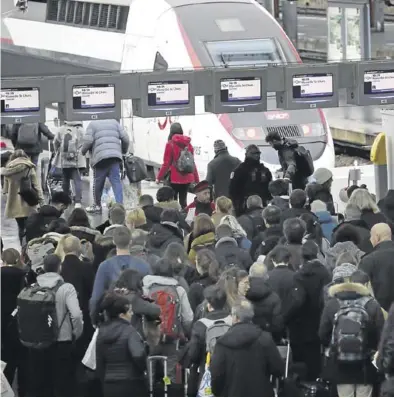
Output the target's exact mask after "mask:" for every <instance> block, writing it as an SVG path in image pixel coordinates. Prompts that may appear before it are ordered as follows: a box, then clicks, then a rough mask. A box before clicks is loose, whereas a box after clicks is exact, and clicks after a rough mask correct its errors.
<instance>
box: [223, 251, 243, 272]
mask: <svg viewBox="0 0 394 398" xmlns="http://www.w3.org/2000/svg"><path fill="white" fill-rule="evenodd" d="M218 262H219V265H220V267H221V268H222V269H227V268H231V267H237V268H239V269H244V267H243V265H242V262H241V261H240V259H239V257H238V256H237V255H236V253H225V254H224V255H222V256H219V258H218Z"/></svg>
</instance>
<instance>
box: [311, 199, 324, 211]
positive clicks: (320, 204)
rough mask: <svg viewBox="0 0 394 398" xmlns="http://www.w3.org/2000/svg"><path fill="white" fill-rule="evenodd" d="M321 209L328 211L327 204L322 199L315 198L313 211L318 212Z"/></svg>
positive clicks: (312, 205)
mask: <svg viewBox="0 0 394 398" xmlns="http://www.w3.org/2000/svg"><path fill="white" fill-rule="evenodd" d="M319 211H327V205H326V204H325V203H324V202H323V201H321V200H314V201H313V202H312V203H311V212H312V213H317V212H319Z"/></svg>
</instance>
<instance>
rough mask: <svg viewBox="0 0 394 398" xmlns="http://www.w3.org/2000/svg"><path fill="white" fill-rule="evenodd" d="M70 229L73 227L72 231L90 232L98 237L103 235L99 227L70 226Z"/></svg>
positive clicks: (89, 233)
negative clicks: (98, 229)
mask: <svg viewBox="0 0 394 398" xmlns="http://www.w3.org/2000/svg"><path fill="white" fill-rule="evenodd" d="M70 229H71V232H81V233H84V234H88V235H94V236H95V238H96V239H97V238H98V237H99V236H101V233H100V231H97V229H93V228H88V227H70Z"/></svg>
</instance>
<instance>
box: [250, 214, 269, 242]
mask: <svg viewBox="0 0 394 398" xmlns="http://www.w3.org/2000/svg"><path fill="white" fill-rule="evenodd" d="M246 217H248V218H249V220H250V221H252V225H253V236H252V239H253V238H255V237H256V236H257V235H258V234H259V233H260V232H264V231H265V224H264V221H263V219H262V218H261V217H253V216H251V215H250V214H246Z"/></svg>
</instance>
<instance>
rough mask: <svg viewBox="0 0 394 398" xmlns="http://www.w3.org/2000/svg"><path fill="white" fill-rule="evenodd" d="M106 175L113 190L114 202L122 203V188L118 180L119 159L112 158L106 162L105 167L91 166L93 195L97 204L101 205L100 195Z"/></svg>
mask: <svg viewBox="0 0 394 398" xmlns="http://www.w3.org/2000/svg"><path fill="white" fill-rule="evenodd" d="M107 177H108V179H109V182H110V183H111V186H112V190H113V191H114V195H115V200H116V203H123V188H122V182H121V180H120V161H118V160H114V161H113V162H110V163H107V165H106V167H94V168H93V180H94V182H93V196H94V201H95V204H96V205H97V206H101V196H102V195H103V189H104V184H105V179H106V178H107Z"/></svg>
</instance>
